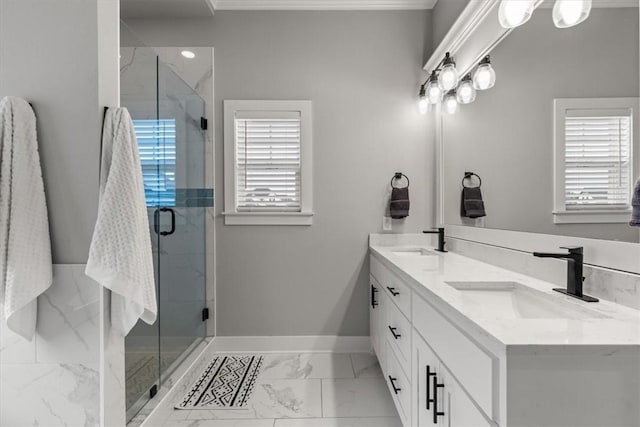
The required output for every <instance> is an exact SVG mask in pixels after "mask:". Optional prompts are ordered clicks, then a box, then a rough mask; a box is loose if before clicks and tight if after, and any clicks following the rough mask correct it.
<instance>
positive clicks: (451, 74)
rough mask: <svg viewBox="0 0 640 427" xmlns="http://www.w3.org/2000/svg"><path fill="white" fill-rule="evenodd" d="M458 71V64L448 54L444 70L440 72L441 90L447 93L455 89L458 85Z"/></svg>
mask: <svg viewBox="0 0 640 427" xmlns="http://www.w3.org/2000/svg"><path fill="white" fill-rule="evenodd" d="M458 77H459V76H458V70H457V69H456V63H455V62H454V61H453V58H451V57H450V56H449V53H448V52H447V54H446V56H445V58H444V63H443V65H442V70H441V71H440V76H439V80H438V84H439V85H440V89H442V90H444V91H447V90H451V89H454V88H455V87H456V86H457V85H458Z"/></svg>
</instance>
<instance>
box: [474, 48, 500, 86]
mask: <svg viewBox="0 0 640 427" xmlns="http://www.w3.org/2000/svg"><path fill="white" fill-rule="evenodd" d="M495 84H496V72H495V71H494V70H493V67H492V66H491V57H490V56H489V55H487V56H485V57H484V58H483V59H482V61H480V64H478V68H476V71H474V72H473V87H474V88H476V89H478V90H487V89H491V88H492V87H493V86H494V85H495Z"/></svg>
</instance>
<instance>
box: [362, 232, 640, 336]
mask: <svg viewBox="0 0 640 427" xmlns="http://www.w3.org/2000/svg"><path fill="white" fill-rule="evenodd" d="M399 236H402V235H396V236H395V237H390V236H389V235H371V236H370V246H369V247H370V250H371V253H372V255H373V256H374V257H376V258H377V259H378V260H380V261H381V262H382V263H383V264H384V265H385V266H386V267H387V268H389V269H390V270H391V271H392V272H394V273H395V274H396V275H398V276H400V278H401V279H404V280H405V281H406V282H408V283H409V284H410V285H412V287H413V289H414V290H415V291H416V292H417V293H418V294H420V295H421V296H422V297H423V298H425V299H426V300H427V301H429V302H430V303H431V304H432V305H434V306H435V307H436V308H437V309H439V310H440V311H441V312H442V313H443V314H445V315H446V316H448V317H450V318H451V320H453V321H454V323H456V324H457V325H458V327H460V328H462V329H464V330H466V332H467V333H468V334H469V335H471V336H473V337H475V338H476V339H478V340H479V341H481V342H483V341H484V342H486V344H487V345H488V346H489V347H494V348H495V346H496V345H497V346H499V347H506V348H507V349H508V348H510V347H512V346H513V347H516V346H517V347H520V346H607V347H610V346H613V347H618V346H640V311H638V310H634V309H631V308H628V307H625V306H622V305H619V304H615V303H612V302H608V301H603V300H600V302H597V303H588V302H583V301H580V300H578V299H575V298H572V297H568V296H565V295H562V294H560V293H558V292H555V291H553V290H552V288H554V287H555V288H557V287H558V286H557V285H554V284H552V283H548V282H545V281H542V280H538V279H535V278H532V277H529V276H525V275H523V274H519V273H515V272H513V271H509V270H506V269H503V268H500V267H496V266H493V265H491V264H487V263H484V262H480V261H477V260H474V259H471V258H467V257H464V256H461V255H458V254H455V253H452V252H447V253H439V252H435V255H429V256H406V255H399V254H395V253H394V252H398V251H399V250H403V249H405V250H406V249H418V248H424V249H429V250H433V248H432V247H430V245H428V242H430V237H429V236H426V235H425V236H422V235H405V236H406V237H405V238H402V237H399ZM492 281H493V282H515V283H518V284H521V285H524V286H526V287H527V288H531V289H533V290H537V291H540V292H542V293H544V294H545V295H544V296H545V301H551V302H552V303H554V302H557V304H558V307H560V308H561V310H566V311H567V312H569V311H576V310H577V311H580V310H582V309H585V310H589V311H591V312H593V313H594V314H595V313H597V317H599V318H591V317H589V318H580V319H578V318H561V317H560V316H561V315H559V316H558V318H513V317H508V316H507V317H504V316H503V313H501V309H503V308H504V307H500V308H499V307H490V306H487V305H491V304H490V303H487V302H486V301H480V300H481V298H474V296H473V295H469V294H467V293H465V292H464V291H460V290H457V289H455V288H454V287H452V286H451V285H449V284H448V282H449V283H450V282H492ZM564 307H567V308H566V309H565V308H564ZM560 313H562V311H560Z"/></svg>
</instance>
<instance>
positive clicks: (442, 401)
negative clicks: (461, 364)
mask: <svg viewBox="0 0 640 427" xmlns="http://www.w3.org/2000/svg"><path fill="white" fill-rule="evenodd" d="M432 381H434V380H432ZM436 384H437V386H438V390H437V393H438V395H437V399H436V400H437V404H438V406H437V410H438V411H439V414H441V415H439V416H438V421H439V422H440V424H438V425H440V426H447V427H491V426H492V425H493V424H492V423H491V422H489V421H488V420H487V419H486V418H485V416H484V415H483V413H482V411H481V410H480V409H478V407H477V406H476V405H475V404H474V403H473V400H472V399H471V398H470V397H469V395H468V394H467V393H466V392H465V391H464V389H463V388H462V387H461V386H460V384H459V383H458V382H457V381H456V380H455V378H454V377H453V375H451V373H450V372H449V371H448V370H447V369H446V368H445V367H444V366H442V365H441V366H440V369H439V372H438V376H437V378H436V380H435V383H434V386H435V385H436Z"/></svg>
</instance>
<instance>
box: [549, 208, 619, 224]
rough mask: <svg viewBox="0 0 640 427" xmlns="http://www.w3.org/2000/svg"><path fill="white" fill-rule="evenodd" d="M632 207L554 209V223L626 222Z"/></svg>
mask: <svg viewBox="0 0 640 427" xmlns="http://www.w3.org/2000/svg"><path fill="white" fill-rule="evenodd" d="M630 219H631V210H630V209H621V210H601V211H554V212H553V223H554V224H626V223H628V222H629V220H630Z"/></svg>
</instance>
